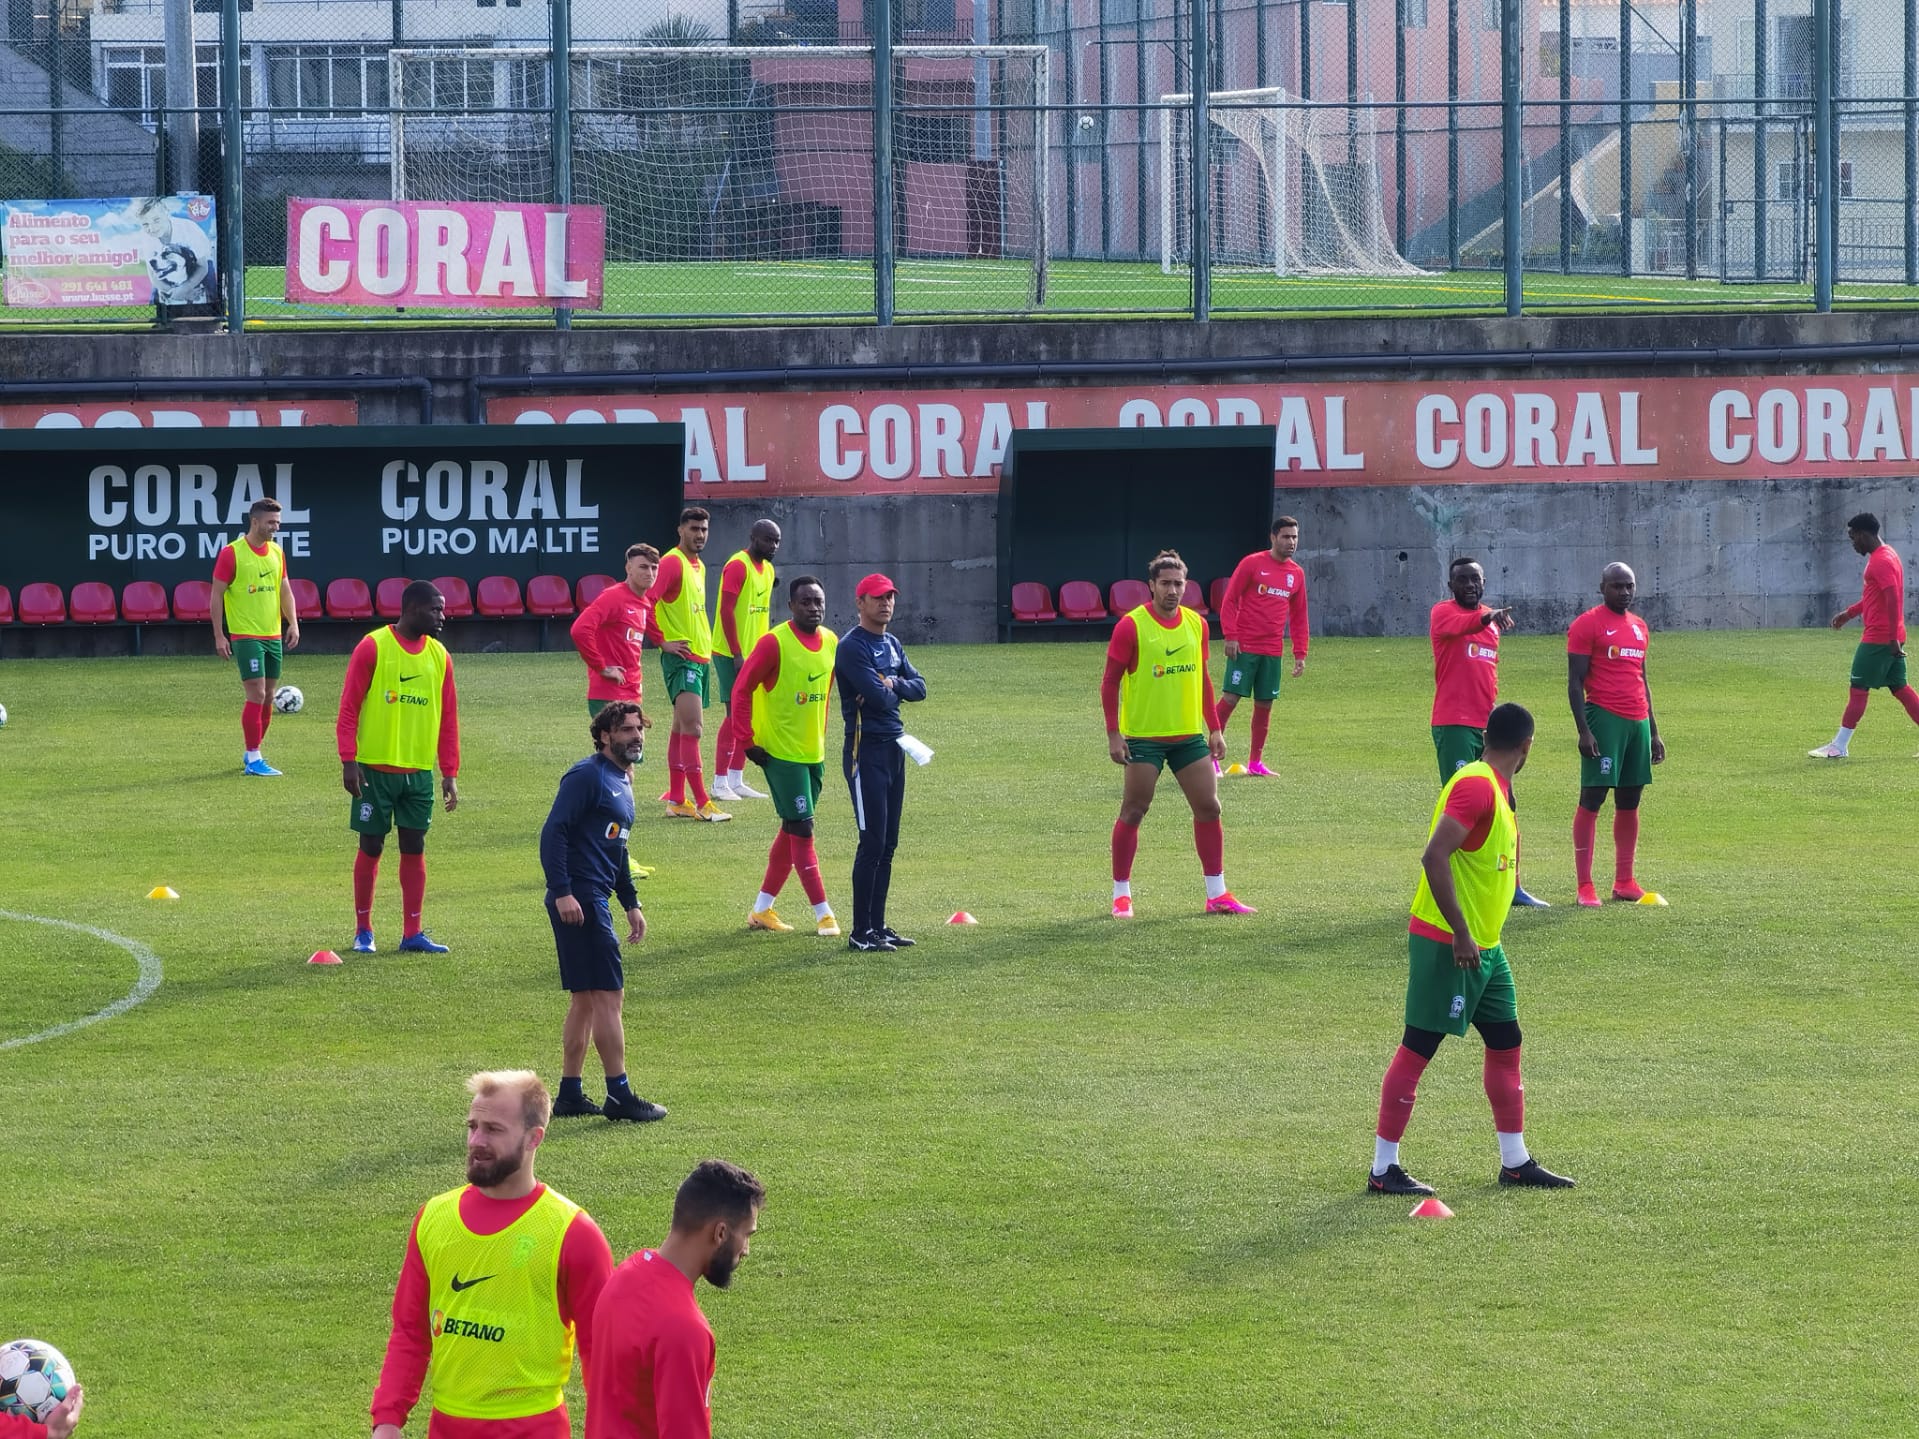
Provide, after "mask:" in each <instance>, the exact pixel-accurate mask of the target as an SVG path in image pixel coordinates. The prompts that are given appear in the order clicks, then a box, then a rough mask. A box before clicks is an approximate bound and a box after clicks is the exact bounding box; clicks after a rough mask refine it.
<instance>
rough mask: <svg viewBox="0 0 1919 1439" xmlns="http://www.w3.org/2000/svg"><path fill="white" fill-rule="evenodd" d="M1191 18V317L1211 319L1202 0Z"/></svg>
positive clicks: (1209, 149)
mask: <svg viewBox="0 0 1919 1439" xmlns="http://www.w3.org/2000/svg"><path fill="white" fill-rule="evenodd" d="M1305 3H1306V0H1301V7H1300V13H1301V14H1304V13H1305ZM1191 19H1192V26H1193V28H1192V46H1193V58H1192V63H1191V64H1190V65H1189V66H1188V67H1187V69H1188V70H1189V71H1190V73H1191V74H1192V77H1193V78H1192V86H1193V90H1192V95H1193V318H1194V319H1195V320H1210V319H1212V317H1213V203H1212V199H1213V194H1212V192H1213V186H1212V174H1213V137H1212V135H1211V133H1210V131H1211V130H1212V126H1213V121H1212V117H1211V114H1210V111H1209V107H1208V102H1209V101H1210V100H1211V99H1212V96H1211V95H1209V94H1208V93H1207V88H1208V80H1207V77H1208V76H1209V75H1211V74H1212V66H1211V64H1210V63H1208V60H1207V50H1206V6H1205V5H1204V4H1203V3H1202V0H1193V4H1192V6H1191ZM1175 43H1177V39H1175Z"/></svg>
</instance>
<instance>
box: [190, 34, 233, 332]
mask: <svg viewBox="0 0 1919 1439" xmlns="http://www.w3.org/2000/svg"><path fill="white" fill-rule="evenodd" d="M240 45H241V37H240V0H220V108H221V112H222V115H221V123H220V132H221V133H220V161H221V163H220V207H221V208H222V209H223V210H225V212H226V219H225V220H224V221H223V222H222V224H221V226H220V229H221V232H222V233H223V234H224V235H225V236H226V246H225V249H226V253H225V255H224V256H223V257H222V258H223V261H224V268H225V270H226V277H227V329H228V330H229V331H230V332H232V333H233V334H238V333H239V332H240V331H241V330H242V329H243V328H244V327H245V326H246V322H247V236H246V196H245V191H244V185H245V181H244V178H243V177H244V175H245V169H244V164H245V155H244V153H243V151H244V148H245V136H244V134H243V129H244V127H245V125H246V113H247V112H246V100H245V97H243V96H242V95H241V94H240ZM187 53H188V54H189V55H191V54H192V53H193V52H192V50H191V48H189V49H188V51H187ZM187 94H188V95H189V96H190V97H191V98H192V99H193V100H194V101H195V102H197V101H198V100H199V96H198V95H197V94H195V93H194V91H193V90H191V89H189V90H188V91H187Z"/></svg>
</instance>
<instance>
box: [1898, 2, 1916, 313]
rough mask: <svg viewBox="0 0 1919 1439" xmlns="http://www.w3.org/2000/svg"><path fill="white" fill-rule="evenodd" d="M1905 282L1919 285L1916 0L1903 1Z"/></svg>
mask: <svg viewBox="0 0 1919 1439" xmlns="http://www.w3.org/2000/svg"><path fill="white" fill-rule="evenodd" d="M1902 33H1903V34H1904V35H1905V40H1906V43H1905V44H1904V45H1902V46H1901V47H1900V48H1901V49H1902V50H1904V51H1905V55H1906V77H1905V78H1906V203H1905V207H1904V208H1905V220H1906V283H1907V284H1908V285H1919V50H1915V49H1914V46H1915V45H1916V44H1919V0H1906V22H1905V29H1904V31H1903V32H1902Z"/></svg>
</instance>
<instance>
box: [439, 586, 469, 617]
mask: <svg viewBox="0 0 1919 1439" xmlns="http://www.w3.org/2000/svg"><path fill="white" fill-rule="evenodd" d="M433 588H434V589H436V590H438V591H439V592H440V594H441V596H442V597H443V598H444V599H445V600H446V617H447V618H448V619H450V620H470V619H472V618H473V591H472V590H470V589H468V588H467V584H466V581H465V580H463V579H461V578H460V577H459V576H458V575H442V576H441V577H440V578H439V579H437V580H435V581H434V582H433Z"/></svg>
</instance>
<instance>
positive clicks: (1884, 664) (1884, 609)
mask: <svg viewBox="0 0 1919 1439" xmlns="http://www.w3.org/2000/svg"><path fill="white" fill-rule="evenodd" d="M1846 536H1847V538H1848V539H1850V540H1851V541H1852V547H1853V549H1854V551H1855V552H1857V553H1859V554H1862V555H1864V556H1865V557H1866V584H1865V592H1864V593H1863V594H1861V595H1860V596H1859V603H1858V604H1856V605H1852V606H1849V607H1848V608H1846V609H1843V610H1841V611H1839V613H1838V614H1836V615H1834V616H1833V617H1832V627H1833V628H1834V629H1836V630H1837V629H1844V628H1845V626H1846V622H1847V621H1848V620H1850V619H1852V618H1853V617H1855V616H1858V615H1863V616H1864V617H1865V633H1864V634H1862V635H1860V636H1859V648H1858V649H1856V650H1854V651H1853V652H1852V694H1851V695H1850V697H1848V699H1847V700H1846V712H1845V714H1844V716H1843V717H1842V718H1841V719H1840V721H1839V733H1838V734H1836V735H1834V736H1833V737H1832V743H1831V744H1826V745H1821V746H1820V747H1819V748H1818V749H1816V750H1809V751H1807V753H1808V754H1810V755H1811V756H1812V758H1814V759H1844V758H1845V757H1846V750H1847V747H1848V746H1850V745H1851V744H1852V732H1853V730H1854V729H1856V728H1857V727H1858V725H1859V721H1860V719H1861V718H1863V717H1864V715H1865V713H1866V700H1867V698H1868V697H1869V696H1870V695H1871V694H1872V692H1873V691H1874V690H1876V689H1888V690H1891V691H1892V697H1893V698H1894V699H1896V700H1898V701H1899V703H1900V704H1902V705H1904V706H1905V707H1906V713H1907V714H1909V715H1911V716H1912V719H1913V722H1914V723H1915V724H1919V693H1915V692H1914V691H1913V688H1912V686H1911V685H1909V684H1907V683H1906V567H1905V566H1904V565H1903V564H1901V563H1900V560H1899V554H1898V552H1897V551H1896V550H1894V549H1893V547H1892V546H1891V545H1889V544H1887V543H1886V542H1885V541H1884V540H1882V539H1880V538H1879V517H1878V516H1877V515H1874V514H1869V513H1868V514H1857V515H1854V516H1853V517H1852V518H1851V519H1850V520H1848V521H1846Z"/></svg>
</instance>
